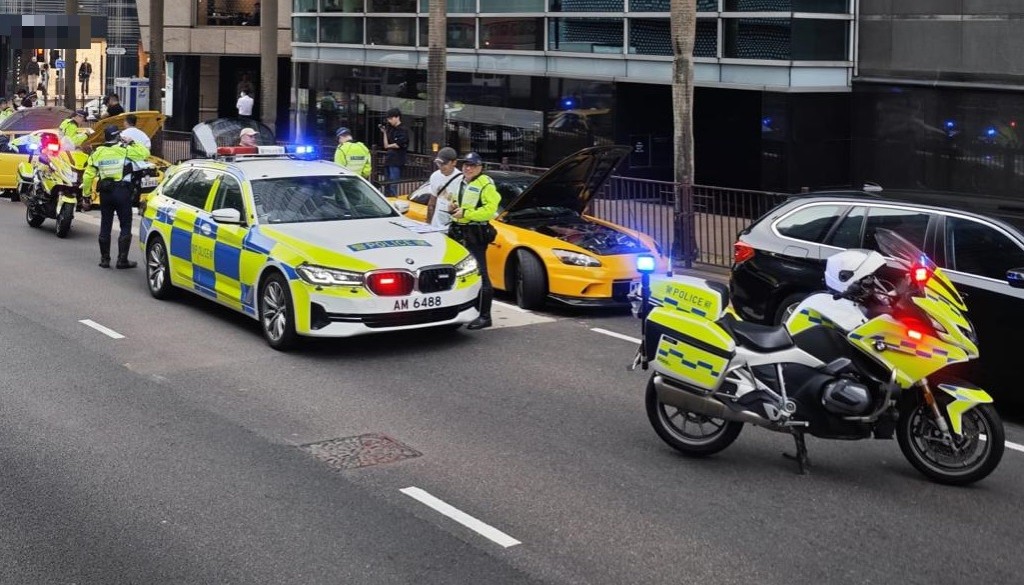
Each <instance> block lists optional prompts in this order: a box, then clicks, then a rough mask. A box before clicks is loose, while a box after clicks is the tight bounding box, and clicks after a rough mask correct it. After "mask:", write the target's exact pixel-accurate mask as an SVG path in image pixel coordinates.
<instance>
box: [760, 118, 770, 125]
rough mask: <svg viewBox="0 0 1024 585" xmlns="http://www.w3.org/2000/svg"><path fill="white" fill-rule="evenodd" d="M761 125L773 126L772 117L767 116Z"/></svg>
mask: <svg viewBox="0 0 1024 585" xmlns="http://www.w3.org/2000/svg"><path fill="white" fill-rule="evenodd" d="M761 125H762V126H771V125H772V118H771V116H765V117H764V118H761Z"/></svg>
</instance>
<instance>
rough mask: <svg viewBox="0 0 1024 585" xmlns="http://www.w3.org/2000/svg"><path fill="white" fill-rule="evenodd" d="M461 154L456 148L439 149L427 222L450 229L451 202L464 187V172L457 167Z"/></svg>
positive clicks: (431, 178)
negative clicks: (457, 152)
mask: <svg viewBox="0 0 1024 585" xmlns="http://www.w3.org/2000/svg"><path fill="white" fill-rule="evenodd" d="M458 158H459V155H458V154H456V152H455V149H454V148H452V147H450V146H446V147H444V148H442V149H441V150H439V151H437V157H436V158H434V164H435V165H437V170H436V171H434V172H433V174H431V175H430V183H429V184H430V202H429V203H427V223H429V224H430V225H432V226H434V227H438V228H443V229H444V231H448V224H449V223H451V221H452V216H451V214H450V213H449V212H448V209H449V208H450V207H451V204H452V203H454V202H455V200H456V198H457V197H458V196H459V188H460V187H462V173H461V172H459V169H457V168H455V162H456V161H457V160H458Z"/></svg>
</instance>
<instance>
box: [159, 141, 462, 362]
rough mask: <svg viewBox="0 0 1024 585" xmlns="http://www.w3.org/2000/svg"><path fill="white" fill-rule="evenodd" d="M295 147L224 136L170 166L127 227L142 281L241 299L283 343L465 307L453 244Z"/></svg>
mask: <svg viewBox="0 0 1024 585" xmlns="http://www.w3.org/2000/svg"><path fill="white" fill-rule="evenodd" d="M303 150H304V149H303V148H302V147H299V148H298V149H295V150H294V151H293V150H292V149H291V148H289V149H285V148H284V147H280V146H278V147H265V146H260V147H224V148H220V149H218V151H217V155H218V156H216V157H215V158H213V159H198V160H191V161H185V162H183V163H181V164H179V165H176V166H174V167H172V168H171V169H170V170H169V171H168V176H167V178H166V179H165V180H164V181H163V182H162V183H161V184H160V186H159V187H158V188H157V190H156V191H155V192H154V193H153V195H152V196H151V197H150V199H149V201H148V202H147V203H146V205H145V209H144V211H143V214H142V222H141V227H140V229H139V243H140V246H141V247H142V249H143V251H144V253H145V257H146V278H147V280H148V284H149V291H150V293H152V295H153V296H154V297H156V298H158V299H165V298H168V297H169V296H171V294H172V293H174V292H176V290H175V288H180V289H185V290H189V291H192V292H194V293H196V294H198V295H201V296H203V297H206V298H208V299H211V300H214V301H216V302H218V303H220V304H223V305H226V306H228V307H231V308H233V309H235V310H238V311H241V312H242V313H245V314H246V315H249V316H250V317H252V318H254V319H258V320H259V322H260V323H261V325H262V329H263V334H264V337H266V340H267V342H268V343H269V344H270V346H271V347H273V348H275V349H281V350H284V349H287V348H289V347H292V346H293V345H294V344H295V343H296V341H297V340H298V338H299V336H312V337H349V336H354V335H360V334H364V333H371V332H378V331H395V330H402V329H414V328H421V327H436V326H445V327H451V328H457V327H459V326H460V325H462V324H465V323H468V322H470V321H472V320H473V319H475V318H476V317H477V315H478V312H477V297H478V295H479V292H480V273H479V270H478V268H477V264H476V261H475V260H474V259H473V257H472V256H471V255H470V254H469V252H468V251H466V249H465V248H463V247H462V246H460V245H459V244H458V243H456V242H455V241H454V240H451V239H449V238H448V237H447V236H445V235H444V234H442V233H438V232H436V231H432V228H430V226H427V225H424V224H422V223H419V222H416V221H413V220H410V219H407V218H405V217H403V216H402V214H401V213H400V211H399V210H400V209H401V208H398V209H396V207H392V205H391V204H390V203H388V201H387V200H386V199H385V198H384V197H383V195H381V194H380V192H379V191H377V190H376V189H375V188H374V187H373V186H372V185H370V183H369V182H367V181H366V180H364V179H363V178H361V177H359V176H357V175H356V174H354V173H352V172H351V171H348V170H347V169H343V168H341V167H339V166H338V165H335V164H333V163H331V162H326V161H319V160H306V159H304V157H303V156H302V152H303ZM307 152H308V151H307ZM305 158H308V157H305ZM402 211H404V210H402Z"/></svg>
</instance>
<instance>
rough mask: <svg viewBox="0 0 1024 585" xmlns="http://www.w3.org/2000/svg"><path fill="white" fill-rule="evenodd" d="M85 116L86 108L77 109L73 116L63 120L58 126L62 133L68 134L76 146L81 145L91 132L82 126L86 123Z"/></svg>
mask: <svg viewBox="0 0 1024 585" xmlns="http://www.w3.org/2000/svg"><path fill="white" fill-rule="evenodd" d="M85 116H86V113H85V110H76V111H75V114H74V115H73V116H71V117H70V118H68V119H67V120H64V121H63V122H61V123H60V126H58V127H57V129H58V130H60V133H61V134H62V135H63V136H66V137H67V138H68V140H70V141H71V142H72V143H73V144H74V145H75V146H79V145H81V144H82V143H83V142H85V139H86V138H88V137H89V134H87V133H86V132H85V130H83V129H82V127H81V126H82V124H84V123H85Z"/></svg>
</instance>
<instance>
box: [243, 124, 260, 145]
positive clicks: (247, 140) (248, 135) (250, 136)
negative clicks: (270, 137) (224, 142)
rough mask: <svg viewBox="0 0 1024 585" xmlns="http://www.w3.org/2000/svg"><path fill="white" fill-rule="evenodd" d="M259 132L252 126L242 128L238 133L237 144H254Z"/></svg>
mask: <svg viewBox="0 0 1024 585" xmlns="http://www.w3.org/2000/svg"><path fill="white" fill-rule="evenodd" d="M258 135H259V132H257V131H255V130H253V129H252V128H242V131H241V132H239V133H238V146H256V136H258Z"/></svg>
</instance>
